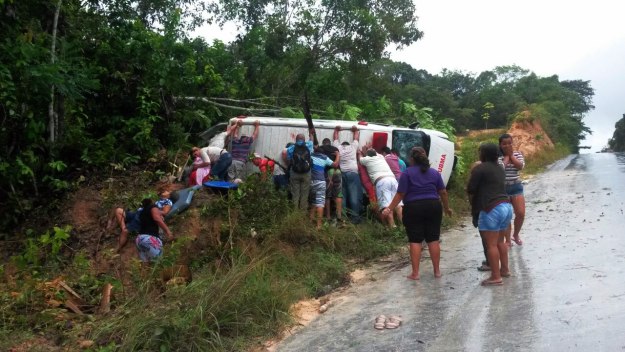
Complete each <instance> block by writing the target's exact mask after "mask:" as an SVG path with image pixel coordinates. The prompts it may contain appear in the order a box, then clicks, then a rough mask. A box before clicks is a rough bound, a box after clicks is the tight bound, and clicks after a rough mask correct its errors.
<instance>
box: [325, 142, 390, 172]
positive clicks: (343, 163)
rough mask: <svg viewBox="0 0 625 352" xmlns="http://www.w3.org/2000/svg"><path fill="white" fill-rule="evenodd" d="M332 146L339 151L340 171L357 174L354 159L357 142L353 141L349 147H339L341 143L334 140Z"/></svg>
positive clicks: (356, 164)
mask: <svg viewBox="0 0 625 352" xmlns="http://www.w3.org/2000/svg"><path fill="white" fill-rule="evenodd" d="M332 145H333V146H335V147H336V148H337V149H338V150H339V155H340V157H341V160H340V161H339V167H340V168H341V171H342V172H355V173H358V161H357V159H356V152H357V151H358V141H353V142H352V143H351V144H350V145H341V143H340V142H339V141H338V140H336V141H334V143H332ZM385 162H386V161H385Z"/></svg>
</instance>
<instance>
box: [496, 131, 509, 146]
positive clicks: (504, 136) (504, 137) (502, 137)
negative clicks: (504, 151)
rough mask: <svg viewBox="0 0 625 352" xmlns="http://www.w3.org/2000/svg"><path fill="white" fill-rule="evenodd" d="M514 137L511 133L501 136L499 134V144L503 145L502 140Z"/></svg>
mask: <svg viewBox="0 0 625 352" xmlns="http://www.w3.org/2000/svg"><path fill="white" fill-rule="evenodd" d="M508 138H510V139H512V135H511V134H509V133H504V134H502V135H501V136H499V145H501V141H503V140H504V139H508Z"/></svg>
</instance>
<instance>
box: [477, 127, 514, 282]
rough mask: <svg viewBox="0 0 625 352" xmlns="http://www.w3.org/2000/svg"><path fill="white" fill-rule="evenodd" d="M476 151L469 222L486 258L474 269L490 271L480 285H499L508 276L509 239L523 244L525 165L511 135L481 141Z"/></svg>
mask: <svg viewBox="0 0 625 352" xmlns="http://www.w3.org/2000/svg"><path fill="white" fill-rule="evenodd" d="M479 154H480V161H479V162H477V163H476V164H475V165H474V166H473V168H472V171H471V177H470V178H469V182H468V185H467V192H468V194H469V198H470V201H471V209H472V216H473V225H474V226H475V227H477V228H478V230H479V231H480V236H481V238H482V245H483V247H484V255H485V257H486V260H485V261H484V262H482V266H480V267H478V270H480V271H490V272H491V274H490V276H489V277H488V278H486V279H484V280H483V281H482V282H481V284H482V285H484V286H497V285H502V284H503V279H502V278H504V277H509V276H510V275H511V274H510V266H509V262H508V249H509V248H510V247H512V242H511V240H512V241H514V242H515V243H516V244H517V245H522V244H523V241H522V240H521V238H520V231H521V227H522V226H523V222H524V220H525V198H524V196H523V184H522V183H521V179H520V171H521V170H522V169H523V168H524V167H525V159H524V158H523V154H521V153H520V152H518V151H514V149H513V147H512V136H511V135H509V134H507V133H506V134H503V135H502V136H501V137H499V145H496V144H494V143H485V144H482V145H481V146H480V148H479ZM513 215H514V227H513V226H512V224H513V223H512V217H513ZM512 229H514V231H513V230H512Z"/></svg>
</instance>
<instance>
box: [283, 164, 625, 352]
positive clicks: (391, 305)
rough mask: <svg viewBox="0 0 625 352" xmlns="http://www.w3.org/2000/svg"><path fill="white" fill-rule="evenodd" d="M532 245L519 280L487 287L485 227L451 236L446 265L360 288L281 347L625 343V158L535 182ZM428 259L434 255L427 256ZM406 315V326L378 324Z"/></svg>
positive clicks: (579, 347) (554, 171)
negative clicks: (379, 319)
mask: <svg viewBox="0 0 625 352" xmlns="http://www.w3.org/2000/svg"><path fill="white" fill-rule="evenodd" d="M525 196H526V205H527V211H526V220H525V225H524V227H523V230H522V232H521V238H522V239H523V240H524V244H523V245H522V246H514V247H513V248H512V249H511V251H510V266H511V269H512V273H513V276H512V277H511V278H508V279H504V280H505V281H504V285H503V286H499V287H481V286H480V285H479V282H480V280H481V279H482V278H484V277H485V276H486V275H487V274H485V273H481V272H478V271H477V270H476V268H477V266H478V265H479V263H480V261H481V260H482V259H483V255H482V247H481V242H480V239H479V236H478V234H477V231H476V230H475V229H474V228H473V227H471V226H470V223H468V222H467V224H469V226H466V227H463V228H458V229H455V230H451V231H448V232H446V233H445V234H443V239H444V240H443V243H442V244H441V247H442V259H441V269H442V272H443V278H441V279H434V277H433V274H432V271H431V264H430V261H429V258H428V259H425V261H424V262H423V263H422V266H421V280H420V281H418V282H414V281H411V280H406V279H405V276H406V275H407V274H408V273H409V270H410V269H409V267H408V266H407V265H408V264H407V258H406V261H405V264H406V266H402V267H401V268H400V269H397V270H388V271H386V272H384V271H383V272H381V273H379V274H377V275H375V279H374V280H369V281H367V282H365V283H363V284H358V285H354V286H353V287H351V288H350V289H348V290H347V294H346V295H345V296H343V297H341V298H340V299H338V300H337V301H336V302H335V304H334V305H333V306H332V307H331V308H330V309H329V310H328V311H327V312H326V313H325V314H323V315H321V316H319V317H318V318H317V319H316V320H314V321H313V322H311V323H310V325H308V326H307V327H306V328H304V329H302V330H300V331H298V332H297V333H295V334H294V335H293V336H291V337H289V338H287V339H286V340H285V341H283V342H282V343H280V344H279V345H278V346H277V347H278V348H277V350H278V351H283V352H286V351H593V352H596V351H618V350H625V215H624V213H623V212H624V211H625V205H624V202H625V200H624V199H625V155H618V154H582V155H572V156H569V157H568V158H566V159H564V160H561V161H559V162H557V163H556V164H554V165H553V166H552V167H551V168H550V169H549V170H548V171H547V172H545V173H544V174H541V175H539V176H537V177H535V178H533V179H532V180H531V181H530V182H529V183H528V184H527V185H525ZM425 254H426V255H427V252H425ZM379 314H385V315H387V316H388V315H392V314H399V315H401V316H402V318H403V323H402V326H400V328H398V329H396V330H381V331H378V330H375V329H374V328H373V323H374V320H375V317H376V316H377V315H379Z"/></svg>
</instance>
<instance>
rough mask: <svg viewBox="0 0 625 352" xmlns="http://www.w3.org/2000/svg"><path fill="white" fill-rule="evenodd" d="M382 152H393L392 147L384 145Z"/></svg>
mask: <svg viewBox="0 0 625 352" xmlns="http://www.w3.org/2000/svg"><path fill="white" fill-rule="evenodd" d="M382 153H384V154H391V148H389V147H382Z"/></svg>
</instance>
